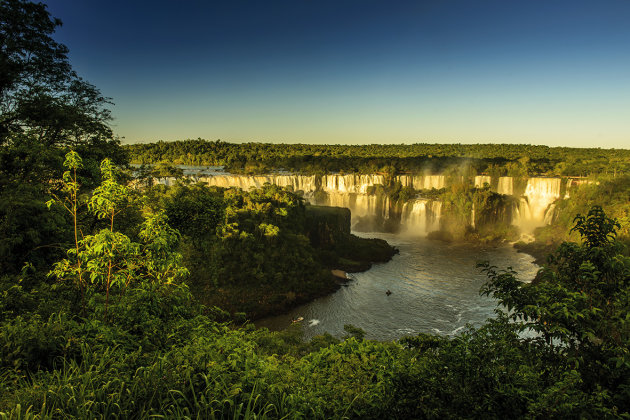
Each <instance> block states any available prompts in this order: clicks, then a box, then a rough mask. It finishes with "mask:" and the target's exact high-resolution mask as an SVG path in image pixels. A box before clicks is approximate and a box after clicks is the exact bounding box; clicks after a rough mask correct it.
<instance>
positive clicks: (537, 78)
mask: <svg viewBox="0 0 630 420" xmlns="http://www.w3.org/2000/svg"><path fill="white" fill-rule="evenodd" d="M47 4H48V5H49V10H50V12H51V14H52V15H53V16H55V17H59V18H60V19H61V20H62V21H63V22H64V25H63V27H62V28H60V29H59V30H58V31H57V33H56V36H55V38H56V39H57V40H58V41H60V42H62V43H64V44H66V45H67V46H68V47H69V48H70V59H71V62H72V64H73V65H74V67H75V69H76V70H77V72H78V73H79V74H80V75H81V76H82V77H84V78H85V79H87V80H88V81H90V82H91V83H93V84H95V85H96V86H97V87H98V88H100V89H101V91H102V92H103V94H104V95H106V96H110V97H112V98H113V100H114V103H115V104H116V105H115V107H114V108H113V113H114V116H115V120H114V122H113V126H114V130H115V132H116V133H117V134H118V135H120V136H123V137H125V140H124V141H125V142H144V141H157V140H160V139H161V140H176V139H185V138H197V137H201V138H205V139H208V140H216V139H222V140H224V141H236V142H240V141H264V142H291V143H296V142H304V143H353V144H356V143H415V142H429V143H453V142H461V143H494V142H496V143H501V142H505V143H531V144H547V145H550V146H558V145H566V146H577V147H592V146H596V147H617V148H630V0H593V1H580V0H572V1H565V0H558V1H555V0H523V1H520V0H519V1H512V0H500V1H483V0H480V1H471V0H461V1H459V0H453V1H448V0H440V1H437V0H436V1H433V0H430V1H371V0H357V1H350V0H347V1H346V0H333V1H327V0H318V1H314V0H308V1H305V0H293V1H271V0H268V1H243V0H226V1H222V2H213V1H203V0H179V1H175V0H172V1H159V0H154V1H144V0H143V1H133V0H126V1H122V0H109V1H92V0H86V1H76V0H49V1H47Z"/></svg>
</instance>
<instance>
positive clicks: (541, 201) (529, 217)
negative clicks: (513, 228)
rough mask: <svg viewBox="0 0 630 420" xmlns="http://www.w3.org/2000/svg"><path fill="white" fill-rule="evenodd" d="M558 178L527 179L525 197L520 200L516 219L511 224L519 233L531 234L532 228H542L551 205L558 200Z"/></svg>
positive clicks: (559, 183)
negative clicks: (518, 229) (517, 228)
mask: <svg viewBox="0 0 630 420" xmlns="http://www.w3.org/2000/svg"><path fill="white" fill-rule="evenodd" d="M560 185H561V182H560V178H529V179H528V180H527V187H525V196H524V197H523V198H521V200H520V203H519V208H518V212H517V217H516V218H515V220H514V221H513V223H514V224H515V225H517V226H519V228H520V229H521V232H527V233H531V232H532V231H533V229H534V228H536V227H539V226H543V225H544V224H545V223H546V220H551V219H550V218H546V213H547V211H548V210H549V209H550V206H551V204H552V203H553V202H554V201H556V200H557V199H558V198H560Z"/></svg>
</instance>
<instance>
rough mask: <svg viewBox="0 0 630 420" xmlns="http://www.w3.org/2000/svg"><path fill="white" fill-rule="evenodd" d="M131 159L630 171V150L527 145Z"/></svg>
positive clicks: (208, 144)
mask: <svg viewBox="0 0 630 420" xmlns="http://www.w3.org/2000/svg"><path fill="white" fill-rule="evenodd" d="M124 148H125V150H127V151H128V152H129V154H130V158H131V161H132V162H133V163H137V164H155V163H158V162H161V161H167V162H171V163H175V164H184V165H221V166H226V169H227V170H229V171H232V172H246V173H264V172H267V171H272V170H277V169H285V170H289V171H294V172H305V173H321V172H339V171H343V172H350V173H351V172H360V173H375V172H392V171H393V172H425V173H426V172H428V173H440V172H442V171H444V170H445V169H447V168H449V167H453V166H461V165H469V166H471V167H472V168H474V169H475V170H476V171H477V172H478V173H487V174H490V175H495V176H502V175H508V176H527V175H559V176H588V175H592V174H600V173H609V174H613V175H615V174H620V173H628V172H629V171H630V150H627V149H600V148H571V147H548V146H535V145H524V144H409V145H405V144H393V145H383V144H367V145H339V144H337V145H315V144H272V143H242V144H240V143H239V144H237V143H227V142H223V141H206V140H202V139H197V140H183V141H175V142H163V141H158V142H156V143H142V144H130V145H125V146H124Z"/></svg>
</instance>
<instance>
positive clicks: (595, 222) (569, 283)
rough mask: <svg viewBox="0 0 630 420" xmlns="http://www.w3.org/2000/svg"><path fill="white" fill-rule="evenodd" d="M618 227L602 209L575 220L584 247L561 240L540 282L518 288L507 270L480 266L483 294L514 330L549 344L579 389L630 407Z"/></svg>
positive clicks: (625, 266)
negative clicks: (600, 392) (609, 395)
mask: <svg viewBox="0 0 630 420" xmlns="http://www.w3.org/2000/svg"><path fill="white" fill-rule="evenodd" d="M618 226H619V224H618V223H617V222H616V221H614V220H612V219H610V218H608V217H607V216H606V214H605V213H604V212H603V211H602V209H601V208H600V207H593V208H592V209H591V210H590V211H589V213H588V215H587V216H578V217H576V218H575V227H574V229H575V230H576V231H577V232H579V233H580V234H581V235H582V238H583V243H582V244H581V245H578V244H576V243H569V242H565V243H563V244H562V245H561V246H560V247H559V248H558V250H557V251H556V253H554V254H552V255H551V256H550V259H549V264H548V265H546V266H545V267H544V268H543V270H542V271H541V275H540V277H541V281H540V282H538V283H536V284H530V285H527V284H522V283H520V282H519V281H518V280H517V279H516V277H515V273H514V272H511V271H504V272H497V271H495V269H494V267H490V266H488V265H486V266H485V270H486V272H487V273H488V275H489V277H490V282H489V283H488V285H487V286H486V287H485V289H484V293H485V294H492V295H493V296H494V297H495V298H497V299H498V300H499V302H500V303H501V304H503V305H505V306H506V308H507V309H508V310H509V311H510V312H509V314H510V315H509V316H510V318H511V319H512V320H514V321H515V322H518V324H517V325H518V326H519V327H520V328H521V329H523V330H525V329H528V330H532V331H534V332H535V333H536V334H537V336H538V337H540V338H541V339H543V340H544V342H545V343H546V346H547V347H549V348H551V349H553V351H554V352H557V353H558V354H560V355H562V356H564V357H566V360H567V361H568V362H569V363H571V366H573V368H574V369H575V371H576V372H577V373H576V374H577V375H579V376H578V379H579V381H578V382H579V383H580V385H581V389H582V391H583V392H586V393H587V394H590V393H591V392H596V390H597V389H609V390H610V391H611V392H613V393H614V394H615V395H618V397H617V399H616V400H615V404H620V405H618V407H619V408H620V409H623V410H628V408H629V407H628V405H627V400H626V403H622V402H621V401H623V399H624V398H625V395H627V392H628V389H630V388H629V386H630V383H628V378H630V363H629V362H630V358H629V354H628V348H629V347H630V330H629V329H628V323H627V322H628V299H629V297H630V258H628V257H625V256H623V255H622V254H621V253H620V252H621V247H620V244H619V243H618V242H616V241H615V240H614V239H615V234H616V229H617V227H618Z"/></svg>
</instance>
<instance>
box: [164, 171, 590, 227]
mask: <svg viewBox="0 0 630 420" xmlns="http://www.w3.org/2000/svg"><path fill="white" fill-rule="evenodd" d="M193 179H195V180H198V181H200V182H205V183H206V184H208V185H211V186H217V187H223V188H229V187H238V188H241V189H243V190H246V191H248V190H250V189H251V188H260V187H262V186H263V185H264V184H265V183H270V184H275V185H278V186H280V187H286V188H289V189H292V190H293V191H303V192H304V198H305V199H306V200H308V201H309V202H311V203H313V204H320V205H327V206H335V207H345V208H348V209H350V210H351V212H352V217H353V219H354V220H355V221H356V220H357V218H366V219H369V218H373V220H372V221H377V222H379V221H380V222H382V221H383V220H386V219H389V217H390V202H389V197H387V196H386V195H384V194H380V193H379V194H374V193H372V194H368V191H370V188H371V187H374V186H376V185H383V184H384V182H385V180H384V176H383V175H378V174H369V175H358V174H343V175H342V174H327V175H323V176H321V177H318V176H316V175H290V174H268V175H230V174H226V173H216V174H214V175H211V176H207V175H206V176H199V177H197V176H195V177H193ZM396 180H398V181H399V182H400V183H401V184H402V185H403V186H409V187H413V188H414V189H416V190H431V189H442V188H444V187H445V186H446V181H447V178H446V177H445V176H444V175H410V174H408V175H399V176H397V177H396ZM449 180H452V178H449ZM158 182H160V183H163V184H166V185H172V184H173V182H174V178H161V179H159V180H158ZM449 182H450V181H449ZM587 182H590V181H588V180H585V179H569V180H567V184H566V195H565V197H568V191H569V189H571V188H575V187H576V186H577V185H580V184H583V183H587ZM486 183H487V184H490V185H493V186H496V190H497V192H498V193H499V194H504V195H511V196H514V190H515V185H514V184H515V183H514V179H513V178H512V177H507V176H503V177H499V178H498V179H496V178H494V179H493V178H492V177H490V176H487V175H478V176H475V177H474V185H475V187H477V188H479V187H483V185H484V184H486ZM561 184H562V183H561V179H560V178H543V177H536V178H529V179H528V180H527V185H526V187H525V191H524V194H523V196H521V197H518V201H517V202H516V204H515V206H514V208H512V209H505V210H506V211H507V212H508V214H510V213H511V214H512V224H514V225H516V226H518V227H519V228H520V229H521V232H523V233H531V232H532V231H533V229H534V228H536V227H538V226H543V225H545V224H549V223H551V222H552V220H553V217H554V205H553V203H554V202H555V201H556V200H558V199H559V198H560V193H561ZM517 188H518V189H519V190H520V188H521V187H517ZM318 190H319V191H320V192H322V193H326V194H315V193H316V192H317V191H318ZM493 190H494V188H493ZM562 193H565V191H564V189H563V190H562ZM316 200H317V202H316ZM441 210H442V203H441V202H440V201H438V200H430V199H421V198H417V199H415V200H411V201H409V202H407V203H404V204H403V206H402V209H401V214H400V217H401V219H400V223H401V226H402V227H403V229H407V230H408V231H410V232H414V233H416V234H422V235H425V234H426V233H428V232H431V231H434V230H439V228H440V217H441ZM477 210H478V209H476V208H474V207H473V209H472V211H471V214H470V220H471V224H472V226H473V227H475V222H476V220H475V218H476V217H477V216H478V215H477ZM510 210H511V211H510ZM365 221H366V222H370V220H365ZM362 222H363V221H362ZM377 225H378V223H377V224H376V225H374V226H377Z"/></svg>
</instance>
